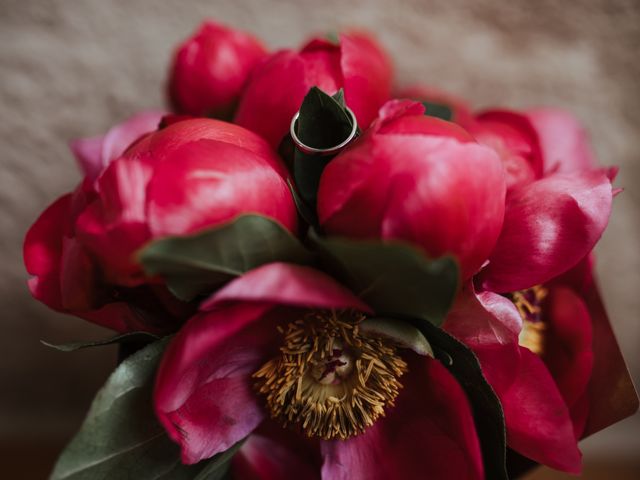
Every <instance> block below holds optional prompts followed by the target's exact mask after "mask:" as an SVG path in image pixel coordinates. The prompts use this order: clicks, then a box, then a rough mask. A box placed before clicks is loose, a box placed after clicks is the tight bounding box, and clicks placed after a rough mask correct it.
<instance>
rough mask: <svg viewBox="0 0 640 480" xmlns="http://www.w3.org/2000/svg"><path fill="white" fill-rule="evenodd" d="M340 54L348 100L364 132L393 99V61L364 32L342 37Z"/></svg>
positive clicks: (346, 98) (351, 33)
mask: <svg viewBox="0 0 640 480" xmlns="http://www.w3.org/2000/svg"><path fill="white" fill-rule="evenodd" d="M340 52H341V56H340V65H341V66H342V76H343V78H344V97H345V100H346V103H347V105H349V107H350V108H351V110H353V113H355V115H356V118H357V119H358V125H359V126H360V128H361V129H363V130H364V129H366V128H367V127H368V126H369V124H370V123H371V122H372V121H373V119H374V118H376V115H377V113H378V109H379V108H380V106H381V105H382V104H383V103H384V102H386V101H387V100H388V99H389V97H390V96H391V82H392V80H393V68H392V66H391V61H390V60H389V57H388V56H387V54H386V53H385V52H384V50H383V49H382V48H381V47H380V45H378V43H377V42H376V41H375V40H373V38H371V37H369V36H368V35H366V34H365V33H362V32H350V33H346V34H342V35H340Z"/></svg>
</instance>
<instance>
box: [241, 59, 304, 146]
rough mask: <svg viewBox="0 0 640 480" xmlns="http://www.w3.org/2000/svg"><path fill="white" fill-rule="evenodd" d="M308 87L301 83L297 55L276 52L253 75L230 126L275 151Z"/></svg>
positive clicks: (300, 68) (302, 67) (300, 60)
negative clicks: (256, 137)
mask: <svg viewBox="0 0 640 480" xmlns="http://www.w3.org/2000/svg"><path fill="white" fill-rule="evenodd" d="M312 86H313V85H309V84H307V82H306V81H305V63H304V61H303V60H302V58H301V57H300V56H299V55H298V54H296V53H294V52H292V51H290V50H284V51H281V52H276V53H275V54H273V55H272V56H270V57H269V58H267V60H266V61H265V62H264V63H262V64H261V65H258V66H257V67H256V68H255V70H254V71H253V73H252V75H251V77H250V79H249V82H248V84H247V86H246V88H245V91H244V93H243V94H242V97H241V99H240V104H239V106H238V110H236V116H235V119H234V123H237V124H238V125H241V126H243V127H245V128H247V129H249V130H251V131H253V132H256V133H257V134H259V135H261V136H262V137H263V138H265V139H266V140H267V142H269V143H270V144H271V146H272V147H274V148H277V147H278V145H279V144H280V141H281V140H282V139H283V137H284V136H285V135H286V134H287V131H288V129H289V123H290V122H291V118H292V117H293V115H294V113H296V111H297V110H298V108H300V104H301V103H302V100H303V98H304V96H305V95H306V94H307V92H308V91H309V88H310V87H312Z"/></svg>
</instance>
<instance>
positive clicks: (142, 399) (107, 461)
mask: <svg viewBox="0 0 640 480" xmlns="http://www.w3.org/2000/svg"><path fill="white" fill-rule="evenodd" d="M168 340H169V338H168V337H167V338H165V339H163V340H160V341H158V342H155V343H153V344H151V345H149V346H147V347H146V348H144V349H143V350H140V351H139V352H137V353H135V354H133V355H131V356H130V357H129V358H127V359H126V360H125V361H123V362H122V363H121V364H120V365H119V366H118V368H116V370H115V371H114V372H113V373H112V374H111V376H110V377H109V379H108V380H107V382H106V383H105V385H104V386H103V387H102V389H101V390H100V391H99V392H98V394H97V395H96V397H95V399H94V400H93V403H92V405H91V408H90V409H89V413H88V414H87V418H86V419H85V421H84V423H83V424H82V426H81V427H80V431H79V432H78V433H77V434H76V436H75V437H74V438H73V439H72V440H71V442H70V443H69V445H67V447H66V448H65V450H64V451H63V452H62V454H61V455H60V458H59V459H58V462H57V463H56V465H55V467H54V470H53V473H52V474H51V480H95V479H111V478H114V479H116V478H117V479H120V478H122V479H125V478H131V479H137V480H187V479H189V480H191V479H198V480H204V479H208V480H211V479H221V478H223V475H224V473H225V472H226V469H227V467H228V464H229V461H230V459H231V457H232V456H233V453H235V450H231V451H227V452H225V453H222V454H219V455H217V456H215V457H213V458H212V459H210V460H207V461H203V462H200V463H198V464H197V465H191V466H187V465H182V463H180V451H179V447H178V445H176V444H175V443H174V442H172V441H171V440H170V439H169V437H168V436H167V435H166V434H165V432H164V429H163V428H162V426H161V425H160V424H159V423H158V421H157V420H156V418H155V415H154V412H153V403H152V392H153V381H154V376H155V371H156V368H157V365H158V362H159V361H160V358H161V356H162V352H163V351H164V348H165V346H166V344H167V343H168ZM237 447H238V446H237V445H236V446H235V447H233V448H237Z"/></svg>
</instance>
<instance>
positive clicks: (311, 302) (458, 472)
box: [154, 263, 483, 480]
mask: <svg viewBox="0 0 640 480" xmlns="http://www.w3.org/2000/svg"><path fill="white" fill-rule="evenodd" d="M370 313H372V312H371V309H370V308H369V307H368V306H367V305H364V304H363V303H362V302H361V301H360V300H359V299H358V298H357V297H355V296H354V295H353V294H352V293H351V292H350V291H348V290H346V289H345V288H344V287H342V286H340V285H338V284H337V283H335V282H334V281H333V280H332V279H331V278H329V277H327V276H326V275H324V274H322V273H319V272H317V271H314V270H312V269H310V268H308V267H300V266H293V265H287V264H282V263H273V264H269V265H266V266H263V267H260V268H258V269H256V270H253V271H251V272H249V273H247V274H245V275H244V276H243V277H240V278H239V279H236V280H234V281H233V282H231V283H230V284H228V285H227V286H226V287H224V288H223V289H222V290H220V291H218V293H216V294H214V295H213V296H212V297H211V298H210V299H209V300H208V301H206V302H204V303H203V304H202V305H201V307H200V313H199V314H198V315H196V316H195V317H193V318H191V319H190V320H189V321H188V322H187V324H186V325H185V326H184V327H183V328H182V329H181V330H180V332H178V334H177V335H176V337H175V338H174V339H173V340H172V342H171V343H170V344H169V347H168V348H167V350H166V352H165V354H164V357H163V359H162V362H161V365H160V369H159V371H158V374H157V380H156V388H155V393H154V401H155V409H156V413H157V415H158V418H159V419H160V422H161V423H162V424H163V425H164V427H165V429H166V430H167V432H168V434H169V436H170V437H171V438H172V439H173V440H174V441H176V442H177V443H179V444H180V446H181V449H182V460H183V462H184V463H187V464H191V463H195V462H198V461H200V460H202V459H204V458H209V457H211V456H213V455H215V454H216V453H219V452H222V451H224V450H226V449H228V448H229V447H231V446H232V445H234V444H235V443H237V442H239V441H240V440H242V439H244V438H245V437H247V436H248V435H250V436H249V438H248V440H247V442H246V443H245V444H244V445H243V447H242V448H241V450H240V454H239V455H238V456H237V457H236V459H235V461H234V470H235V472H234V473H235V474H236V475H240V478H299V479H313V478H320V477H322V478H324V479H331V480H339V479H351V478H367V479H371V480H375V479H385V480H386V479H390V478H403V479H418V478H424V475H425V472H428V474H429V478H433V479H449V478H468V479H473V478H482V477H483V466H482V458H481V453H480V447H479V443H478V439H477V436H476V432H475V425H474V422H473V418H472V414H471V409H470V406H469V404H468V401H467V398H466V396H465V394H464V392H463V390H462V389H461V387H460V386H459V385H458V383H457V381H456V380H455V379H454V378H453V377H452V375H451V374H450V373H449V372H448V371H447V370H446V369H445V368H444V367H443V366H442V365H441V364H440V363H439V362H438V361H437V360H433V359H431V358H429V357H423V356H419V355H417V354H415V353H413V352H412V351H410V350H406V349H403V348H401V347H399V346H397V345H396V344H395V343H393V342H392V341H390V340H389V339H388V338H387V337H380V336H376V334H374V333H372V332H371V331H368V330H367V329H366V328H365V327H364V323H363V322H366V318H367V315H368V314H370ZM425 446H427V447H428V448H425Z"/></svg>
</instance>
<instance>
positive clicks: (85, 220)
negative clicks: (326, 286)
mask: <svg viewBox="0 0 640 480" xmlns="http://www.w3.org/2000/svg"><path fill="white" fill-rule="evenodd" d="M282 175H284V167H283V166H282V165H281V162H280V160H279V158H278V157H277V156H276V154H275V153H274V152H273V151H272V150H271V148H270V147H269V146H268V145H267V144H266V142H265V141H264V140H262V139H261V138H260V137H258V136H257V135H255V134H253V133H251V132H249V131H247V130H245V129H243V128H241V127H238V126H236V125H231V124H228V123H224V122H220V121H217V120H209V119H195V120H184V121H181V122H178V123H174V124H172V125H170V126H168V127H167V128H165V129H163V130H160V131H158V132H156V133H153V134H151V135H148V136H147V137H145V138H143V139H141V140H139V141H138V142H137V143H135V144H134V145H132V146H131V147H130V148H129V149H128V150H127V151H126V152H125V153H124V154H123V155H122V156H120V157H119V158H117V159H115V160H113V161H111V163H110V164H109V165H108V167H107V168H106V169H105V170H104V171H103V172H102V173H101V174H100V176H99V177H98V178H97V179H96V180H95V182H92V181H91V180H90V179H89V178H87V179H86V180H85V181H84V182H83V183H82V184H81V185H80V186H79V187H78V188H77V189H76V190H75V192H74V193H72V194H67V195H65V196H63V197H62V198H60V199H59V200H57V201H56V202H55V203H54V204H53V205H52V206H50V207H49V208H48V209H47V210H45V212H44V213H43V214H42V215H41V216H40V218H39V219H38V220H37V221H36V223H35V224H34V225H33V226H32V227H31V229H30V230H29V232H28V233H27V236H26V239H25V246H24V258H25V263H26V266H27V270H28V271H29V273H31V274H32V275H34V278H32V279H31V280H30V287H31V290H32V293H33V295H34V296H35V297H36V298H38V299H39V300H41V301H43V302H44V303H46V304H47V305H49V306H50V307H51V308H54V309H56V310H59V311H65V312H69V313H72V314H75V315H78V316H80V317H82V318H86V319H88V320H90V321H93V322H96V323H99V324H101V325H103V326H107V327H109V328H113V329H115V330H118V331H129V330H140V329H141V330H151V331H156V332H166V331H167V330H169V331H171V330H174V329H175V320H174V322H173V323H171V322H169V320H170V319H173V318H174V315H173V314H174V313H181V312H182V308H174V307H175V306H176V305H174V304H177V301H176V300H175V299H173V298H172V297H171V296H170V295H169V294H168V292H166V290H165V288H164V286H163V285H162V284H159V285H156V284H157V283H158V282H157V281H151V283H150V280H149V279H148V278H146V277H145V276H144V274H143V272H142V270H141V268H140V266H139V265H138V264H137V263H136V262H135V259H134V253H135V252H136V251H137V250H138V249H139V248H140V247H142V246H143V245H144V244H145V243H147V242H148V241H150V240H152V239H155V238H159V237H163V236H167V235H183V234H189V233H192V232H195V231H198V230H201V229H203V228H206V227H211V226H215V225H220V224H222V223H224V222H228V221H230V220H232V219H233V218H234V217H236V216H237V215H240V214H243V213H259V214H263V215H266V216H269V217H271V218H273V219H275V220H277V221H279V222H280V223H282V224H283V225H284V226H285V227H286V228H288V229H290V230H294V229H295V227H296V218H297V217H296V215H297V214H296V210H295V206H294V204H293V200H292V198H291V195H290V192H289V190H288V188H287V185H286V183H285V180H284V179H283V176H282ZM149 291H151V292H153V295H151V296H149V295H148V293H149ZM158 294H159V295H160V296H161V297H162V299H163V301H164V304H163V303H162V302H160V301H159V300H158V298H157V295H158ZM114 305H115V306H114ZM167 305H169V306H170V307H171V308H169V310H168V311H167V309H166V306H167ZM177 307H181V305H180V304H177ZM114 308H116V309H117V310H118V313H117V314H114V311H113V309H114ZM144 312H148V313H149V314H147V315H145V314H143V313H144ZM167 317H168V318H167ZM168 322H169V323H168Z"/></svg>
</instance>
